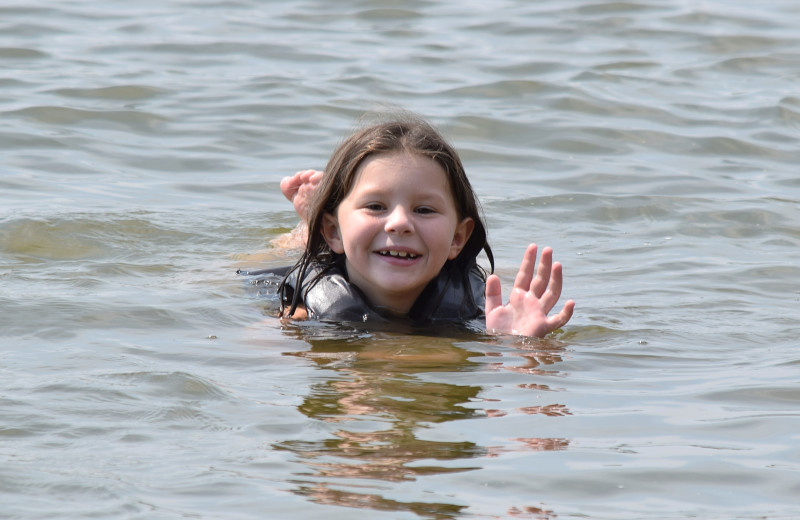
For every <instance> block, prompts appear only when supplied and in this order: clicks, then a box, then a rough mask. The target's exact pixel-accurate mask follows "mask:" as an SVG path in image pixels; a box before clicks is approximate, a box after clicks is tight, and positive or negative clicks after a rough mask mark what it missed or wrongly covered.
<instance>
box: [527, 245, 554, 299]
mask: <svg viewBox="0 0 800 520" xmlns="http://www.w3.org/2000/svg"><path fill="white" fill-rule="evenodd" d="M552 267H553V249H552V248H550V247H545V248H544V249H542V257H541V258H539V268H538V269H537V270H536V276H535V277H534V279H533V281H532V282H531V285H530V290H531V292H533V294H535V295H536V297H537V298H541V297H542V294H544V291H545V289H547V285H548V284H549V283H550V271H551V270H552Z"/></svg>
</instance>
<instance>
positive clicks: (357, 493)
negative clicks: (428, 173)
mask: <svg viewBox="0 0 800 520" xmlns="http://www.w3.org/2000/svg"><path fill="white" fill-rule="evenodd" d="M798 26H800V7H798V5H797V3H796V2H794V0H783V1H774V2H766V3H765V2H762V3H760V4H758V5H754V4H752V3H751V2H741V1H722V0H707V1H702V2H689V1H681V0H633V1H628V2H606V1H602V0H564V1H549V2H522V1H505V2H493V3H487V2H464V1H442V2H436V3H430V2H416V1H414V2H407V3H404V4H401V5H400V6H398V5H397V4H395V3H389V2H383V1H380V0H364V1H352V2H319V1H303V2H267V1H265V2H256V1H254V0H239V1H199V0H197V1H175V2H150V1H144V2H135V3H131V2H129V3H123V2H104V3H98V2H88V1H82V0H73V1H69V2H48V1H37V0H33V1H29V2H24V3H23V2H20V3H18V4H3V5H0V153H1V154H2V160H0V168H2V172H1V173H0V338H2V339H1V340H0V461H2V463H1V464H0V517H2V518H13V519H25V520H28V519H39V518H42V519H44V518H47V519H50V518H90V517H91V518H98V517H100V518H126V519H127V518H132V519H133V518H141V519H145V518H146V519H151V518H158V519H172V518H186V517H189V518H207V519H212V518H220V519H221V518H224V519H236V518H288V519H302V518H319V517H320V516H325V517H326V518H343V519H344V518H347V519H351V518H369V519H374V518H387V519H389V518H391V519H398V518H408V519H415V518H436V519H447V518H533V519H539V520H541V519H555V518H560V519H565V518H584V519H585V518H591V519H614V520H616V519H678V518H704V519H730V518H737V519H756V518H758V519H761V518H770V519H776V518H797V517H800V499H798V497H800V451H799V450H798V445H800V435H798V433H797V432H798V430H799V429H800V411H799V410H800V372H799V371H798V369H800V347H799V346H798V340H797V337H798V335H799V333H800V310H798V309H800V305H798V302H800V281H799V280H800V248H799V247H798V245H800V210H799V209H798V202H799V201H800V176H798V173H797V165H798V164H800V149H798V137H800V91H798V87H797V85H798V79H800V72H798V71H800V39H799V38H798V35H797V27H798ZM386 103H391V104H397V105H400V106H403V107H405V108H408V109H411V110H414V111H417V112H419V113H421V114H424V115H425V116H427V117H429V118H431V119H432V120H433V121H434V122H435V123H436V124H438V125H439V126H440V128H442V130H443V131H444V132H445V133H446V134H447V135H448V136H449V137H450V138H451V140H452V141H453V142H454V144H455V145H456V147H457V148H458V149H459V150H460V152H461V153H462V158H463V159H464V161H465V163H466V166H467V170H468V173H469V175H470V177H471V179H472V180H473V183H474V185H475V187H476V189H477V190H478V192H479V195H480V197H481V200H482V201H483V204H484V210H485V212H486V216H487V220H488V224H489V228H490V241H491V243H492V246H493V248H494V251H495V254H496V256H497V263H498V272H499V274H500V275H501V277H502V279H503V280H504V282H505V283H506V285H508V284H510V282H511V280H512V279H513V275H514V272H515V268H516V267H517V265H518V263H519V258H520V256H521V255H522V252H523V250H524V248H525V245H526V244H527V243H528V242H530V241H536V242H537V243H540V244H543V245H545V244H546V245H551V246H553V247H554V249H555V252H556V258H557V259H559V260H561V261H562V262H563V263H564V265H565V277H566V288H565V297H568V298H574V299H575V300H576V302H577V308H576V315H575V317H574V318H573V320H572V321H571V322H570V324H569V325H568V326H567V327H565V329H564V330H563V331H562V332H560V333H558V334H556V335H554V336H552V337H550V338H548V339H546V340H543V341H532V340H531V341H519V340H517V339H516V338H512V337H501V338H494V337H484V336H480V335H476V336H454V337H450V336H449V335H445V336H443V337H442V336H438V337H434V336H427V335H400V334H391V333H388V332H375V333H372V334H354V333H346V334H341V333H336V331H331V330H327V329H324V328H323V329H320V328H319V327H314V326H311V325H308V324H304V325H296V324H290V323H287V324H282V323H280V322H279V321H278V320H276V319H275V318H273V317H271V316H269V315H268V314H265V313H264V311H263V309H264V305H263V302H262V301H259V300H258V299H257V298H255V297H253V295H252V293H250V292H248V291H247V290H246V287H244V286H243V285H242V283H241V280H239V279H237V277H236V276H235V275H234V271H235V270H236V269H237V268H238V267H245V266H246V267H261V266H270V265H284V264H287V263H290V262H291V260H292V258H293V256H292V254H291V253H290V252H286V251H278V250H276V249H274V248H272V247H271V246H270V240H271V239H273V238H275V237H277V236H279V235H280V234H281V233H283V232H286V231H288V230H289V229H291V228H292V226H293V225H294V224H295V222H296V220H295V217H294V215H293V214H292V211H291V208H290V207H289V205H288V204H287V203H286V202H285V201H284V200H282V197H281V195H280V193H279V191H278V182H279V180H280V178H281V177H282V176H284V175H287V174H290V173H293V172H294V171H296V170H298V169H304V168H310V167H316V168H322V167H323V166H324V164H325V162H326V160H327V157H328V155H329V154H330V152H331V151H332V149H333V148H334V147H335V145H336V144H337V143H338V142H339V141H340V140H341V139H342V138H343V137H344V136H345V135H346V134H347V132H348V131H349V129H350V128H352V127H353V125H354V124H355V122H356V120H357V119H358V118H359V117H360V116H361V115H362V114H363V113H364V112H365V111H368V110H370V109H374V108H380V107H381V106H384V105H385V104H386Z"/></svg>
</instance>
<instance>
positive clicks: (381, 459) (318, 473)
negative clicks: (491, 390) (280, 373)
mask: <svg viewBox="0 0 800 520" xmlns="http://www.w3.org/2000/svg"><path fill="white" fill-rule="evenodd" d="M295 334H297V335H299V336H302V335H303V332H302V331H301V330H300V329H295ZM315 334H319V331H318V330H317V331H315ZM341 334H342V333H341V332H339V335H341ZM306 341H307V342H308V343H309V345H310V349H309V350H308V351H303V352H294V351H293V352H287V353H286V354H287V355H292V356H299V357H304V358H307V359H308V360H309V361H310V362H312V363H313V364H314V365H315V366H316V367H317V368H318V369H319V370H320V371H322V374H323V375H322V381H318V382H316V383H315V384H314V385H312V386H311V388H310V390H309V393H308V395H307V396H306V397H305V398H304V399H303V402H302V404H301V405H299V406H298V410H299V411H300V412H301V413H302V414H303V415H305V416H307V417H309V418H310V419H313V420H316V421H321V422H324V423H327V424H329V425H331V426H332V428H331V429H330V430H327V431H329V432H330V434H329V436H328V437H327V438H325V439H322V440H316V441H309V440H307V439H304V438H301V439H295V440H288V441H284V442H281V443H277V444H276V445H275V448H276V449H279V450H287V451H290V452H293V453H294V454H296V456H297V457H298V460H299V461H301V462H302V463H303V464H304V465H305V467H306V469H307V471H303V472H302V473H298V474H296V475H295V476H294V477H293V478H291V479H290V482H292V484H293V485H294V492H295V493H297V494H299V495H303V496H306V497H308V498H309V499H310V500H312V501H314V502H317V503H324V504H335V505H340V506H347V507H357V508H366V509H374V510H381V511H412V512H414V513H417V514H419V515H420V516H423V517H431V518H454V517H456V516H458V513H460V512H461V511H462V510H463V509H464V507H463V506H460V505H457V504H453V503H450V502H446V501H442V502H419V501H402V500H398V499H389V498H387V497H386V496H385V494H386V493H385V491H386V490H385V489H384V488H383V487H382V486H381V485H380V484H379V482H381V481H385V482H395V483H397V482H403V481H415V480H417V479H420V478H423V477H427V476H431V475H440V474H450V473H456V472H465V471H471V470H476V469H480V468H481V467H482V465H481V459H482V458H485V457H497V456H499V455H500V454H502V453H507V452H510V451H515V450H516V451H523V450H525V451H528V450H534V451H553V450H563V449H566V448H567V447H568V446H569V440H568V439H561V438H538V437H528V438H512V439H508V441H509V444H511V446H508V445H501V446H481V445H478V444H476V443H475V442H471V441H467V440H464V441H448V440H434V439H431V438H429V437H428V436H426V432H427V431H428V430H429V429H430V428H431V425H434V424H439V423H444V422H447V421H463V420H468V419H473V420H474V419H480V418H492V417H503V416H505V415H506V414H507V413H508V411H507V410H504V409H501V408H495V407H488V408H475V407H471V406H468V405H469V404H470V403H474V402H487V401H494V402H489V403H488V404H489V405H491V406H498V407H499V406H502V403H500V402H498V401H497V400H493V399H492V400H490V399H483V398H481V393H482V390H483V389H482V388H481V387H480V386H477V385H474V384H469V383H464V384H453V383H446V382H443V381H438V380H437V378H436V375H437V373H445V372H446V373H453V372H458V373H460V374H464V375H466V376H467V377H466V379H467V380H469V377H468V375H469V374H470V373H471V372H476V371H479V370H483V369H485V368H486V366H487V364H486V363H479V362H477V361H476V360H475V358H481V357H490V356H491V355H492V354H491V353H485V352H475V351H470V350H468V349H467V348H465V347H464V346H462V345H461V344H460V343H459V341H458V340H455V339H448V338H444V337H434V336H427V335H400V334H393V333H382V332H377V333H371V334H370V333H363V334H360V335H355V334H353V335H352V336H351V338H350V339H349V340H346V341H343V340H341V339H314V337H313V334H312V336H311V337H308V336H307V337H306ZM519 357H521V358H522V363H520V364H519V365H516V364H515V365H512V366H506V365H505V364H504V363H503V362H490V363H489V364H488V367H489V368H490V369H495V370H509V371H513V372H517V373H522V374H536V375H542V374H546V373H547V370H545V369H543V368H541V367H543V366H546V365H553V364H555V363H557V362H559V361H560V360H561V359H560V357H559V353H558V351H557V350H548V351H534V350H529V351H527V350H523V351H519ZM520 388H524V389H532V390H536V391H549V388H548V386H547V385H544V384H537V383H530V384H521V385H520ZM517 411H518V412H521V413H523V414H542V415H546V416H550V417H560V416H565V415H570V412H569V410H568V409H567V408H566V406H564V405H563V404H558V403H552V404H544V405H537V406H527V407H523V408H518V409H517ZM432 496H436V495H435V494H433V495H432ZM511 509H512V510H514V514H513V516H520V517H525V516H524V515H525V514H533V513H531V512H532V511H535V510H536V509H537V508H531V507H526V508H523V509H515V506H514V507H512V508H511ZM509 514H511V513H509ZM536 514H538V515H539V516H540V517H541V515H542V514H544V513H541V512H540V513H536ZM545 517H546V515H545Z"/></svg>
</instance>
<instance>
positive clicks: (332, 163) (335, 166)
mask: <svg viewBox="0 0 800 520" xmlns="http://www.w3.org/2000/svg"><path fill="white" fill-rule="evenodd" d="M392 153H408V154H412V155H419V156H422V157H427V158H428V159H431V160H433V161H434V162H436V163H437V164H438V165H439V166H440V167H441V168H442V170H444V172H445V174H446V175H447V184H448V186H449V187H450V192H451V194H452V195H453V200H454V201H455V206H456V211H457V212H458V218H459V220H462V219H464V218H466V217H470V218H472V220H473V221H474V223H475V226H474V228H473V230H472V234H471V235H470V237H469V239H468V240H467V242H466V244H465V245H464V247H463V248H462V250H461V252H460V253H459V255H458V256H457V257H456V258H454V259H452V260H447V263H450V264H452V266H451V267H453V268H455V269H456V270H457V271H458V272H460V273H462V275H463V277H464V280H465V282H466V281H467V280H468V278H469V273H470V271H471V270H472V269H474V268H478V267H477V263H476V258H477V256H478V255H479V254H480V252H481V251H484V252H485V253H486V256H487V257H488V259H489V263H490V266H491V271H492V272H494V255H493V254H492V249H491V247H489V243H488V242H487V240H486V225H485V224H484V220H483V216H482V211H481V207H480V203H479V202H478V198H477V196H476V195H475V192H474V191H473V189H472V185H471V184H470V182H469V179H468V178H467V174H466V172H465V171H464V166H463V165H462V163H461V159H460V158H459V157H458V153H457V152H456V151H455V149H454V148H453V147H452V146H451V145H450V144H449V143H448V142H447V141H446V140H445V139H444V137H442V135H441V134H440V133H439V132H438V131H437V130H436V128H434V127H433V125H432V124H431V123H429V122H428V121H426V120H425V119H423V118H421V117H419V116H417V115H415V114H411V113H406V112H404V113H401V114H392V115H391V116H390V117H388V118H385V119H384V120H382V121H379V122H376V123H373V124H369V125H367V126H363V127H361V128H360V129H357V130H356V131H355V132H354V133H353V134H352V135H350V137H348V138H347V139H345V140H344V142H342V143H341V144H340V145H339V146H338V148H336V150H335V151H334V152H333V155H332V156H331V158H330V160H329V161H328V165H327V166H326V167H325V174H324V175H323V178H322V180H321V181H320V184H319V186H318V187H317V190H316V193H315V195H314V198H313V200H312V203H311V207H310V215H309V221H308V241H307V243H306V248H305V251H304V253H303V256H302V257H301V258H300V260H299V261H298V262H297V263H296V264H295V266H294V267H293V268H292V269H291V270H290V271H289V274H287V276H286V277H285V278H284V280H283V282H282V283H281V285H280V287H279V289H278V290H279V294H280V295H281V301H282V302H284V303H283V304H282V306H281V311H282V312H281V314H283V315H285V316H291V315H292V314H294V311H295V309H296V308H297V306H298V304H299V303H300V302H301V301H302V300H303V297H302V293H303V292H304V290H303V287H301V286H302V285H304V284H308V286H309V287H310V286H312V285H313V283H314V282H315V281H316V279H317V278H318V277H319V276H324V273H325V270H326V268H329V267H330V266H333V265H335V264H336V263H337V261H338V260H340V257H343V256H344V255H339V254H337V253H334V252H333V251H332V250H331V249H330V247H329V246H328V243H327V242H326V241H325V238H324V237H323V234H322V223H323V216H324V215H325V213H330V214H331V215H335V214H336V210H337V208H338V207H339V204H340V203H341V202H342V200H343V199H344V198H345V197H346V196H347V194H348V193H350V190H351V189H352V187H353V184H354V183H355V180H356V176H357V174H358V172H359V167H360V166H361V165H362V164H363V163H364V161H365V160H366V159H367V158H368V157H372V156H377V155H385V154H392ZM312 263H316V264H318V265H320V266H321V267H322V270H321V271H320V273H319V275H318V276H317V277H315V278H314V279H313V280H309V281H306V280H304V278H305V275H306V271H307V270H308V267H309V265H311V264H312ZM478 269H480V268H478ZM293 272H296V276H297V278H296V280H297V282H296V284H297V287H296V288H295V290H294V291H292V294H291V295H289V294H287V288H286V280H287V279H288V277H289V275H291V274H292V273H293ZM481 274H482V275H483V276H484V278H485V272H484V271H483V270H481ZM467 286H468V285H467ZM287 299H291V304H290V308H289V311H288V312H287V313H284V312H283V311H284V305H285V303H286V300H287Z"/></svg>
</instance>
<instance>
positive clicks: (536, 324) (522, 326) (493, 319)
mask: <svg viewBox="0 0 800 520" xmlns="http://www.w3.org/2000/svg"><path fill="white" fill-rule="evenodd" d="M536 250H537V248H536V244H531V245H529V246H528V249H526V250H525V256H524V257H523V258H522V264H521V265H520V266H519V272H518V273H517V277H516V279H515V280H514V288H513V289H511V296H509V298H508V303H507V304H505V305H503V296H502V288H501V286H500V278H498V277H497V275H491V276H489V278H487V280H486V330H487V331H488V332H492V333H505V334H516V335H521V336H536V337H538V338H543V337H544V336H546V335H547V334H549V333H551V332H553V331H554V330H557V329H559V328H561V327H563V326H564V325H565V324H566V323H567V322H568V321H569V319H570V318H571V317H572V311H573V310H574V309H575V302H573V301H572V300H569V301H567V303H565V304H564V308H563V309H561V312H559V313H558V314H556V315H554V316H549V317H548V314H549V313H550V311H551V310H552V309H553V307H555V305H556V303H558V299H559V298H560V297H561V285H562V272H561V264H560V263H559V262H556V263H553V250H552V249H551V248H549V247H545V248H544V249H543V250H542V257H541V259H540V260H539V268H538V269H537V270H536V276H535V277H534V276H533V271H534V266H535V265H536Z"/></svg>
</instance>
